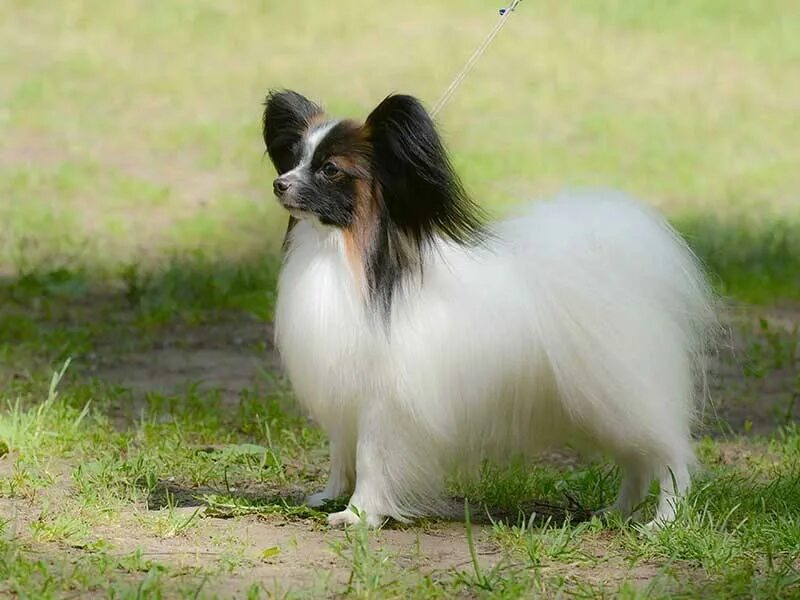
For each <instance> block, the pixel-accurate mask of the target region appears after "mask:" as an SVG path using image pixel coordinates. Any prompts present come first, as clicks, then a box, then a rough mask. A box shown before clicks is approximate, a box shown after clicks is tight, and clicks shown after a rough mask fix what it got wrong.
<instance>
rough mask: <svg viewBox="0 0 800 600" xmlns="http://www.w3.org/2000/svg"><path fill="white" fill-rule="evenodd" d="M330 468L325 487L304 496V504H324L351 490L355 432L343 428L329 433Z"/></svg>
mask: <svg viewBox="0 0 800 600" xmlns="http://www.w3.org/2000/svg"><path fill="white" fill-rule="evenodd" d="M330 438H331V440H330V458H331V468H330V472H329V473H328V483H327V484H326V485H325V489H324V490H322V491H321V492H318V493H316V494H311V495H310V496H307V497H306V504H307V505H308V506H312V507H315V508H316V507H319V506H322V505H324V504H325V503H326V502H327V501H329V500H335V499H336V498H340V497H342V496H346V495H349V494H351V493H352V492H353V486H354V485H355V482H356V439H355V434H353V433H352V432H349V431H345V430H339V431H335V432H332V433H331V436H330Z"/></svg>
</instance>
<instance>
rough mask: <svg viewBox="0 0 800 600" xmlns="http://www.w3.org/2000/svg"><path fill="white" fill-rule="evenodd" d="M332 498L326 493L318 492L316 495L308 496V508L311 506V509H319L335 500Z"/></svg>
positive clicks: (306, 501)
mask: <svg viewBox="0 0 800 600" xmlns="http://www.w3.org/2000/svg"><path fill="white" fill-rule="evenodd" d="M333 499H334V498H331V496H330V495H329V494H327V493H325V492H318V493H316V494H311V495H310V496H306V500H305V503H306V506H310V507H311V508H319V507H320V506H322V505H324V504H325V503H326V502H328V501H329V500H333Z"/></svg>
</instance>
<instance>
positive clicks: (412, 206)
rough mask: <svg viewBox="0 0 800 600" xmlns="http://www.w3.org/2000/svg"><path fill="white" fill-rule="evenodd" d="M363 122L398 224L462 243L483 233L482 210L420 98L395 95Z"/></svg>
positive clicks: (417, 234) (420, 235)
mask: <svg viewBox="0 0 800 600" xmlns="http://www.w3.org/2000/svg"><path fill="white" fill-rule="evenodd" d="M364 127H365V130H366V132H367V135H368V137H369V140H370V142H371V143H372V146H373V161H374V164H373V170H374V172H375V173H376V174H377V178H378V182H379V184H380V186H381V192H382V195H383V199H384V203H385V204H386V208H387V211H388V213H389V218H390V219H391V220H392V222H393V223H394V224H395V225H396V226H397V227H398V228H400V230H402V231H403V232H404V233H406V234H408V235H410V236H411V237H412V239H413V240H414V241H415V242H417V243H421V242H423V241H425V240H426V239H427V238H429V237H430V236H431V235H432V234H433V233H434V232H438V233H439V234H441V235H443V236H445V237H447V238H450V239H451V240H453V241H455V242H458V243H468V242H472V241H477V240H479V239H480V238H481V237H482V229H483V227H482V224H483V218H482V214H481V211H480V210H479V209H478V208H477V207H476V206H475V204H473V202H472V201H471V200H470V199H469V197H468V196H467V193H466V191H465V190H464V186H463V185H462V184H461V181H460V180H459V178H458V175H456V173H455V171H454V170H453V167H452V165H451V163H450V159H449V157H448V156H447V152H446V150H445V148H444V145H443V144H442V141H441V140H440V139H439V134H438V133H437V132H436V126H435V125H434V123H433V120H432V119H431V117H430V116H429V115H428V113H427V111H426V110H425V108H424V107H423V106H422V103H421V102H420V101H419V100H417V99H416V98H414V97H412V96H406V95H400V94H396V95H391V96H389V97H387V98H386V99H385V100H384V101H383V102H381V103H380V104H379V105H378V106H377V107H376V108H375V110H373V111H372V113H370V115H369V116H368V117H367V120H366V123H365V125H364Z"/></svg>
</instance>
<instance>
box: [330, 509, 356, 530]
mask: <svg viewBox="0 0 800 600" xmlns="http://www.w3.org/2000/svg"><path fill="white" fill-rule="evenodd" d="M360 521H361V518H360V517H359V516H358V515H357V514H356V513H355V512H354V511H352V510H350V509H349V508H348V509H346V510H343V511H340V512H335V513H331V514H329V515H328V525H330V526H331V527H345V526H346V525H356V524H357V523H359V522H360Z"/></svg>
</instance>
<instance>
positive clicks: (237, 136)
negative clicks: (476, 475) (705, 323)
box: [0, 0, 800, 599]
mask: <svg viewBox="0 0 800 600" xmlns="http://www.w3.org/2000/svg"><path fill="white" fill-rule="evenodd" d="M496 8H497V7H496V6H492V5H487V4H486V3H485V2H482V1H478V0H464V1H463V2H459V3H455V2H440V3H430V2H428V3H425V2H419V1H414V2H410V3H408V2H407V3H367V4H366V5H365V4H364V3H359V2H355V0H343V1H341V2H337V3H326V4H320V3H318V2H311V1H310V0H300V1H297V2H292V3H276V2H256V1H253V2H247V3H244V2H238V3H236V2H230V1H223V2H210V1H205V0H203V1H200V2H188V1H184V0H171V1H170V2H145V3H141V2H131V1H128V0H125V1H121V2H115V3H113V4H111V3H102V2H99V1H96V0H90V1H86V2H73V1H67V2H62V3H60V4H59V5H58V7H57V8H56V7H53V6H49V5H47V6H45V5H44V4H42V3H40V2H22V1H21V0H10V1H8V2H6V3H5V4H4V5H3V7H2V8H0V16H2V17H3V18H0V36H1V37H2V39H3V41H4V47H5V48H6V49H7V52H5V53H4V54H3V56H2V57H0V223H2V226H1V227H0V595H4V596H5V595H8V596H11V597H19V598H37V599H38V598H66V597H85V596H97V597H108V598H172V597H181V598H214V597H220V598H227V597H239V598H248V599H250V598H252V599H255V598H266V597H287V598H295V597H311V598H317V597H326V596H332V595H336V596H341V597H354V598H397V597H411V598H413V597H418V598H451V597H468V598H516V597H532V596H533V597H583V598H605V597H623V598H668V597H679V598H680V597H683V598H696V597H709V598H733V597H742V598H745V597H750V598H760V597H776V598H777V597H786V598H791V597H800V576H799V575H798V568H799V567H800V544H799V542H798V540H800V504H798V499H800V487H798V486H799V485H800V484H798V482H799V481H800V431H798V428H797V425H796V423H797V418H798V414H799V413H798V411H800V337H798V313H797V308H796V307H797V302H798V301H799V300H800V236H798V235H797V231H798V230H800V202H798V189H800V171H798V169H797V167H796V166H797V164H800V146H798V144H797V143H796V140H797V139H800V121H798V119H797V118H796V116H797V114H796V113H797V110H796V102H795V99H796V98H797V97H798V95H799V94H800V75H799V74H798V70H797V68H796V66H797V61H798V59H800V29H799V28H798V24H800V12H798V5H797V3H796V2H792V1H790V0H766V1H765V0H760V1H756V0H685V1H683V2H680V3H675V2H666V1H660V0H659V1H655V2H648V3H642V2H635V1H634V0H614V1H612V2H603V3H597V2H589V1H587V0H567V1H563V2H556V1H555V0H544V1H540V2H532V3H528V2H525V3H523V4H522V5H521V7H520V9H519V11H517V13H516V14H515V15H514V17H513V18H512V19H511V21H510V22H509V24H508V26H507V27H506V28H505V29H504V31H503V33H502V35H501V36H499V37H498V38H497V40H496V41H495V43H494V44H493V46H492V47H491V48H490V50H489V51H488V52H487V54H486V55H485V56H484V58H483V59H482V60H481V62H480V63H479V64H478V66H477V67H476V69H475V70H474V72H473V73H472V74H471V75H470V77H469V78H468V79H467V80H466V81H465V83H464V85H463V86H462V87H461V88H460V89H459V91H458V93H457V94H456V95H455V96H454V97H453V99H452V100H451V102H450V103H449V104H448V105H447V107H446V108H445V110H444V111H443V112H442V113H441V115H440V119H439V124H440V127H441V129H442V131H443V133H444V135H445V138H446V140H447V142H448V145H449V147H450V148H451V151H452V154H453V159H454V162H455V164H456V165H457V167H458V169H459V170H460V172H461V173H462V175H463V178H464V180H465V183H466V185H467V187H468V188H469V189H470V190H471V192H472V193H473V195H474V196H475V197H476V199H478V201H479V202H480V203H481V204H483V205H485V206H487V208H488V209H489V211H490V212H491V213H492V214H494V215H497V216H502V215H503V214H504V213H506V212H507V211H509V210H511V209H512V208H513V207H514V206H516V205H518V204H519V203H520V202H523V201H525V200H527V199H531V198H540V197H546V196H548V195H550V194H553V193H554V192H556V191H557V190H558V189H559V188H561V187H564V186H567V187H575V186H592V187H595V186H599V187H615V188H621V189H623V190H625V191H628V192H630V193H633V194H635V195H638V196H641V197H643V198H645V199H646V201H648V202H649V203H651V204H653V205H654V206H656V207H657V208H659V209H660V210H662V211H664V212H665V213H666V214H667V216H668V217H669V218H670V220H671V221H672V222H673V223H674V224H675V226H676V227H677V228H678V229H679V231H681V232H682V233H683V234H684V235H685V236H686V238H687V239H688V241H689V243H690V245H691V246H692V248H693V249H694V250H695V251H696V252H697V254H698V255H699V256H700V258H701V259H702V260H703V262H704V263H705V264H706V266H707V267H708V270H709V272H710V275H711V278H712V281H713V283H714V285H715V287H716V289H717V290H718V291H719V292H720V293H721V294H722V295H723V296H725V297H726V298H727V299H728V301H729V303H730V304H731V305H733V306H736V307H742V309H741V310H738V311H737V316H735V318H734V319H733V327H732V334H731V344H732V345H733V346H734V347H735V349H736V352H735V353H731V352H729V351H728V350H726V349H725V348H723V356H722V359H721V361H720V362H719V366H718V368H716V370H715V375H714V378H713V380H712V382H711V383H712V388H713V389H712V397H713V398H714V399H715V405H714V407H712V408H713V410H709V412H708V414H707V415H706V420H705V426H704V428H703V429H702V430H701V432H700V438H701V439H700V441H699V442H698V445H697V449H698V453H699V455H700V458H701V462H702V465H703V468H702V470H701V471H700V473H699V474H698V475H697V477H696V481H695V486H694V489H693V491H692V494H691V496H690V497H689V498H688V499H687V501H686V503H685V505H684V506H682V507H681V511H680V517H679V519H678V521H677V522H676V523H675V525H674V526H672V527H670V528H668V529H667V530H665V531H663V532H659V533H646V532H641V531H638V530H636V529H635V528H632V527H630V526H628V525H625V524H622V523H619V522H618V521H616V520H615V519H614V518H611V519H609V520H604V519H600V518H598V517H591V518H588V519H587V520H581V519H580V518H579V517H581V516H584V511H582V510H581V509H583V508H586V509H594V508H597V507H600V506H603V505H606V504H608V503H609V502H610V501H611V499H612V498H613V496H614V493H615V490H616V486H617V485H618V482H619V475H618V473H617V471H616V469H615V468H614V467H613V466H612V465H610V464H607V463H605V462H592V463H588V464H586V463H579V462H575V461H574V460H573V459H572V458H570V457H567V458H564V457H555V459H557V460H555V459H553V458H554V457H551V459H552V460H549V461H546V462H543V463H542V464H538V465H536V466H535V467H531V466H530V465H521V464H520V465H514V466H513V467H511V468H509V469H505V470H499V469H496V468H494V467H492V466H491V465H487V466H486V468H485V469H484V471H483V472H482V475H481V477H480V480H478V481H458V482H454V484H453V485H454V487H453V493H454V494H456V495H458V496H459V497H464V496H466V497H468V498H469V504H468V505H467V512H466V513H465V517H468V518H467V520H466V522H465V523H460V524H448V523H445V522H440V521H422V522H419V523H416V524H414V525H411V526H399V527H391V528H388V529H387V530H385V531H380V532H369V531H367V530H366V529H365V528H364V527H354V528H352V529H351V530H349V531H347V532H345V533H337V532H331V531H328V530H327V528H326V527H325V525H324V514H325V513H324V512H320V511H318V510H313V509H310V508H308V507H305V506H304V505H303V504H302V502H301V500H302V498H303V496H304V495H305V493H307V492H308V491H310V490H313V489H316V488H318V487H319V486H320V485H321V483H322V479H323V477H324V470H325V465H326V460H327V459H326V441H325V439H324V436H323V434H322V433H321V432H320V431H319V430H317V429H316V428H314V427H313V426H312V425H311V424H309V423H308V422H307V421H306V420H305V419H304V418H303V416H302V415H301V414H299V413H298V411H297V409H296V405H295V402H294V398H293V396H292V393H291V390H290V389H288V388H287V385H286V382H284V381H282V380H281V379H280V376H279V374H278V373H277V372H276V366H275V362H274V353H273V351H272V349H271V346H270V342H269V338H270V336H269V329H268V327H269V325H268V324H269V322H270V320H271V318H272V312H273V308H274V302H275V281H276V277H277V273H278V268H279V256H278V254H279V253H278V249H279V246H280V242H281V238H282V234H283V228H284V227H285V217H284V215H282V214H281V213H280V212H279V210H278V209H277V208H276V206H275V203H274V202H273V201H272V200H271V198H270V193H269V190H270V187H271V186H270V182H271V179H272V177H273V175H274V174H273V172H272V170H271V167H270V165H269V164H268V161H267V160H266V159H265V157H264V154H263V147H262V142H261V139H260V131H259V119H260V114H259V113H260V103H261V102H262V100H263V96H264V94H265V92H266V90H267V89H268V88H272V87H287V88H295V89H298V90H300V91H302V92H304V93H306V94H308V95H309V96H311V97H313V98H315V99H318V100H320V101H321V102H322V103H323V104H325V106H326V107H327V108H328V109H329V110H330V112H331V113H332V114H334V115H340V116H359V115H360V116H363V115H365V114H366V113H367V112H368V111H369V109H370V108H371V107H372V106H374V105H375V104H376V103H377V101H378V100H379V99H380V98H382V97H383V96H384V95H385V94H387V93H388V92H390V91H393V90H398V91H404V92H410V93H413V94H415V95H418V96H419V97H421V98H422V99H423V100H424V101H425V102H426V103H427V104H428V105H429V106H430V105H432V104H433V102H434V101H435V100H436V98H437V97H438V95H439V93H440V92H441V91H442V90H443V89H444V88H445V87H446V85H447V84H448V83H449V81H450V78H451V77H452V76H453V75H454V73H456V72H457V71H458V69H459V68H460V67H461V65H462V64H463V62H464V60H465V59H466V58H467V57H468V56H469V54H470V53H471V52H472V50H473V48H474V47H475V45H476V44H477V43H478V42H479V41H480V39H482V37H483V36H484V35H485V33H487V32H488V30H489V29H490V27H491V25H492V20H493V18H494V12H493V11H494V10H495V9H496ZM12 57H13V58H12ZM739 313H741V314H739ZM191 360H195V361H197V364H195V363H191ZM247 365H256V366H252V367H251V366H247ZM245 366H246V367H247V368H244V367H245ZM706 434H708V435H707V436H706ZM704 436H706V437H704ZM533 500H535V502H534V501H533ZM340 507H341V505H339V508H340ZM564 507H566V508H567V509H569V510H566V511H565V510H563V508H564ZM326 508H334V507H333V506H330V507H326ZM532 510H536V511H538V513H537V514H535V515H534V514H532V512H531V511H532ZM645 510H646V511H652V510H653V502H652V499H651V500H650V501H649V502H648V504H647V505H646V507H645ZM487 514H488V515H489V516H490V517H491V518H489V517H487Z"/></svg>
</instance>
